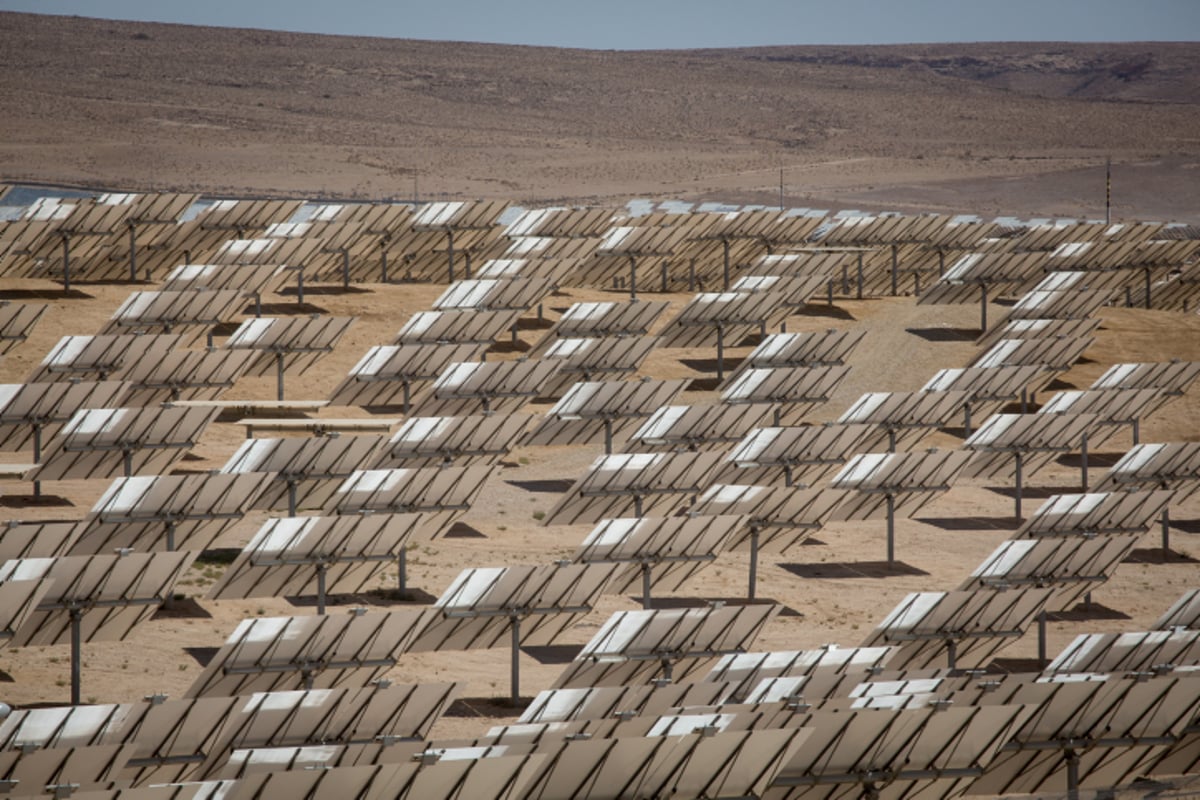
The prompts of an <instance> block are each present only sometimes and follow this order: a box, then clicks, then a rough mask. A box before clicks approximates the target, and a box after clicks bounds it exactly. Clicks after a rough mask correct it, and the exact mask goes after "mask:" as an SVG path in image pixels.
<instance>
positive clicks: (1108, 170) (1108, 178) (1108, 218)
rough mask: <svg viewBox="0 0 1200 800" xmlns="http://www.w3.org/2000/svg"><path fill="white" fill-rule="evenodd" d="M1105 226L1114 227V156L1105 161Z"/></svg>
mask: <svg viewBox="0 0 1200 800" xmlns="http://www.w3.org/2000/svg"><path fill="white" fill-rule="evenodd" d="M1104 224H1105V225H1112V156H1109V157H1108V158H1107V159H1105V161H1104Z"/></svg>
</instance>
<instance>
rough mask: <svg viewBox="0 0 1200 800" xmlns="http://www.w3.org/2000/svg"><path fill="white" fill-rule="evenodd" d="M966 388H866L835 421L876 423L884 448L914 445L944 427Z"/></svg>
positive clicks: (964, 396) (964, 397) (960, 405)
mask: <svg viewBox="0 0 1200 800" xmlns="http://www.w3.org/2000/svg"><path fill="white" fill-rule="evenodd" d="M968 397H969V395H968V394H967V393H966V392H953V391H951V392H941V391H938V392H929V391H924V390H922V391H916V392H867V393H866V394H863V395H862V396H861V397H859V398H858V400H857V401H855V403H854V405H852V406H850V408H848V409H846V411H845V413H843V414H842V415H841V416H840V417H838V419H837V421H838V422H841V423H847V424H850V423H856V424H861V425H876V426H878V427H879V428H881V429H882V430H883V431H885V432H886V433H887V442H888V451H889V452H894V451H895V450H896V449H897V448H899V449H907V448H910V447H912V446H914V445H916V444H917V443H918V442H919V441H920V440H921V439H922V438H924V437H925V435H926V434H928V433H929V432H930V431H931V430H936V429H937V428H944V427H946V426H947V425H948V424H949V423H950V420H951V419H952V418H953V417H954V416H956V415H957V414H958V412H959V409H961V408H963V407H964V405H965V404H966V402H967V399H968Z"/></svg>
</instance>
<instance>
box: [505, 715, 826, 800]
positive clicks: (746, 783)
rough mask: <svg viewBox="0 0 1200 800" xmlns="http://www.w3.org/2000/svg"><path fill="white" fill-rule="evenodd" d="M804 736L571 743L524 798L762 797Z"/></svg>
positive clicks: (699, 735)
mask: <svg viewBox="0 0 1200 800" xmlns="http://www.w3.org/2000/svg"><path fill="white" fill-rule="evenodd" d="M807 736H808V731H806V730H774V731H769V730H760V731H730V732H715V731H713V730H704V731H702V732H693V731H690V730H689V731H688V732H686V733H682V734H679V735H674V734H672V735H665V736H647V737H642V736H629V737H617V738H612V739H598V740H593V741H567V742H565V743H563V744H562V745H560V746H559V747H561V755H559V756H558V757H557V758H553V757H552V758H551V759H549V760H548V761H547V762H546V765H545V766H543V767H542V770H541V772H539V773H538V774H537V775H536V776H535V777H534V778H532V779H531V781H530V784H529V786H528V787H526V789H525V792H526V795H525V796H527V797H531V798H532V797H536V798H547V799H548V798H553V797H604V798H619V797H633V796H640V797H680V798H683V797H695V798H700V797H763V796H765V794H764V793H765V792H767V791H768V785H769V783H770V779H771V776H772V775H774V774H775V773H776V772H777V770H778V769H779V768H780V766H781V765H782V764H784V763H786V762H787V760H788V758H789V757H790V756H791V754H792V753H793V752H794V751H795V749H796V747H797V746H798V745H799V744H800V743H801V742H802V741H804V739H805V738H807ZM600 787H603V788H600Z"/></svg>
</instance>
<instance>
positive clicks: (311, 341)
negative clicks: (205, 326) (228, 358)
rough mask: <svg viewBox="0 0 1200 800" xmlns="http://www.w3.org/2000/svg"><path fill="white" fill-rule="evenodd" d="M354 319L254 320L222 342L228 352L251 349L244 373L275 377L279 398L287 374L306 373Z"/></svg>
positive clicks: (294, 318)
mask: <svg viewBox="0 0 1200 800" xmlns="http://www.w3.org/2000/svg"><path fill="white" fill-rule="evenodd" d="M355 319H356V318H355V317H322V316H318V315H316V314H314V315H312V316H310V317H258V318H256V319H249V320H246V321H245V322H243V323H242V324H241V325H239V326H238V327H237V330H235V331H234V332H233V333H232V334H231V335H230V337H229V339H228V340H226V342H225V347H227V348H229V349H231V350H243V349H244V350H252V351H254V352H255V355H254V360H253V363H252V364H251V365H250V366H249V367H248V369H247V372H246V374H247V375H252V376H264V375H269V374H270V373H271V371H272V370H274V372H275V376H276V396H277V398H278V399H280V400H282V399H283V376H284V373H285V372H287V371H289V370H290V371H292V372H301V371H303V370H307V369H308V368H309V367H311V366H312V365H313V364H315V363H316V362H317V361H318V360H319V359H321V358H322V357H323V356H325V355H327V354H329V353H332V352H333V348H334V347H335V346H336V345H337V343H338V341H339V340H341V338H342V336H344V335H345V333H346V331H347V330H349V329H350V326H351V325H353V324H354V322H355Z"/></svg>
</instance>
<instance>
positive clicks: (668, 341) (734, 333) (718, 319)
mask: <svg viewBox="0 0 1200 800" xmlns="http://www.w3.org/2000/svg"><path fill="white" fill-rule="evenodd" d="M784 299H785V298H784V296H783V295H781V294H776V293H774V292H762V293H758V294H743V293H739V292H701V293H699V294H696V295H694V296H693V297H692V299H691V300H690V301H688V304H687V305H686V306H684V307H683V308H682V309H680V310H679V313H678V314H676V315H675V317H673V318H672V319H671V320H670V321H668V322H667V324H666V326H665V327H664V328H663V329H662V331H661V332H660V333H659V336H660V337H661V340H660V342H659V346H660V347H713V346H716V348H717V380H718V381H721V380H724V378H725V346H726V344H727V343H728V344H733V345H736V344H737V343H738V342H740V341H741V340H742V339H744V338H746V337H747V336H749V335H750V334H751V333H754V332H756V331H758V330H759V329H762V330H764V331H765V329H766V328H767V327H768V326H774V325H776V324H778V323H779V322H780V321H782V320H783V318H784V317H786V316H787V308H786V307H785V306H784V305H783V301H784Z"/></svg>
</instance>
